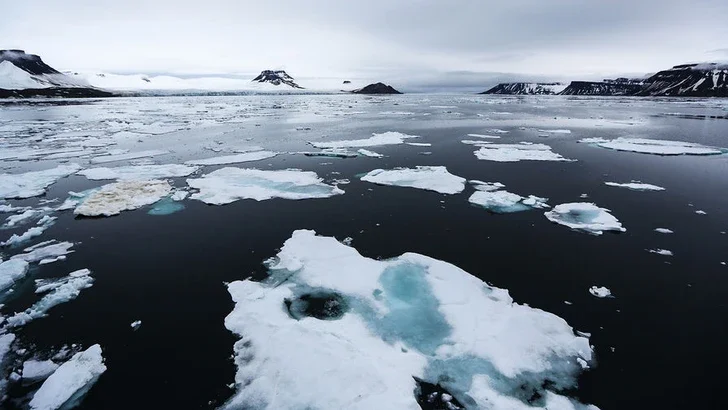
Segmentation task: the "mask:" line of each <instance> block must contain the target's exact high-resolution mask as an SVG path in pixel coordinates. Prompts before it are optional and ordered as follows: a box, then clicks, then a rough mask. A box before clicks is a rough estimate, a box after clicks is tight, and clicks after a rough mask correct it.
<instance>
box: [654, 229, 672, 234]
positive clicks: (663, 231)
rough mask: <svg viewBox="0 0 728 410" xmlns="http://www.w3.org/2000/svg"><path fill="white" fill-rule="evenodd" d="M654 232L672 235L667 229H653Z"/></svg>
mask: <svg viewBox="0 0 728 410" xmlns="http://www.w3.org/2000/svg"><path fill="white" fill-rule="evenodd" d="M655 232H659V233H674V232H673V231H671V230H670V229H667V228H655Z"/></svg>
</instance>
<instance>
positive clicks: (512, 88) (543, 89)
mask: <svg viewBox="0 0 728 410" xmlns="http://www.w3.org/2000/svg"><path fill="white" fill-rule="evenodd" d="M531 84H535V85H536V87H535V88H533V89H531ZM557 85H561V83H526V82H517V83H500V84H498V85H496V86H495V87H493V88H491V89H489V90H487V91H484V92H482V93H480V94H509V95H555V94H556V93H555V92H554V91H553V89H551V88H550V87H553V86H557Z"/></svg>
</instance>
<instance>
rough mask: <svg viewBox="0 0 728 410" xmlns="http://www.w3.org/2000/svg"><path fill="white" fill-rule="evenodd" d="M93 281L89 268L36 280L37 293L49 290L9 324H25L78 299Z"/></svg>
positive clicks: (11, 318)
mask: <svg viewBox="0 0 728 410" xmlns="http://www.w3.org/2000/svg"><path fill="white" fill-rule="evenodd" d="M93 282H94V279H93V278H92V277H91V271H90V270H88V269H80V270H77V271H74V272H71V273H69V274H68V276H64V277H62V278H56V279H42V280H36V289H35V293H46V292H47V293H46V295H45V296H43V297H42V298H41V300H39V301H38V302H36V303H34V304H33V306H31V307H29V308H28V309H25V311H24V312H20V313H16V314H15V315H13V316H11V317H9V318H8V319H7V321H8V326H10V327H17V326H23V325H25V324H26V323H28V322H30V321H32V320H34V319H38V318H41V317H44V316H46V312H48V310H50V309H51V308H53V307H54V306H58V305H60V304H62V303H66V302H68V301H71V300H73V299H76V298H77V297H78V295H80V294H81V291H82V290H83V289H86V288H90V287H91V286H92V285H93Z"/></svg>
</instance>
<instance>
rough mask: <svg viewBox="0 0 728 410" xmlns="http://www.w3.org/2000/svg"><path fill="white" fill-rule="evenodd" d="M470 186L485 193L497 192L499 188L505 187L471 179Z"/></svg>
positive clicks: (498, 183)
mask: <svg viewBox="0 0 728 410" xmlns="http://www.w3.org/2000/svg"><path fill="white" fill-rule="evenodd" d="M470 183H471V184H473V187H474V188H475V189H476V190H478V191H485V192H492V191H497V190H499V189H501V188H505V187H506V186H505V185H503V184H501V183H500V182H484V181H478V180H477V179H473V180H471V181H470Z"/></svg>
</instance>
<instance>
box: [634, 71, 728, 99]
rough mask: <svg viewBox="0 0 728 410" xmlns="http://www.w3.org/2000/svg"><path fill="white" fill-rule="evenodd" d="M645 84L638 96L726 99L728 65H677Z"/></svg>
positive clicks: (647, 80)
mask: <svg viewBox="0 0 728 410" xmlns="http://www.w3.org/2000/svg"><path fill="white" fill-rule="evenodd" d="M645 83H646V86H645V88H644V89H642V90H641V91H640V92H639V93H638V95H652V96H685V97H728V63H725V64H719V63H703V64H683V65H677V66H675V67H673V68H671V69H669V70H665V71H660V72H659V73H657V74H655V75H653V76H652V77H650V78H648V79H646V80H645Z"/></svg>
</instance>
